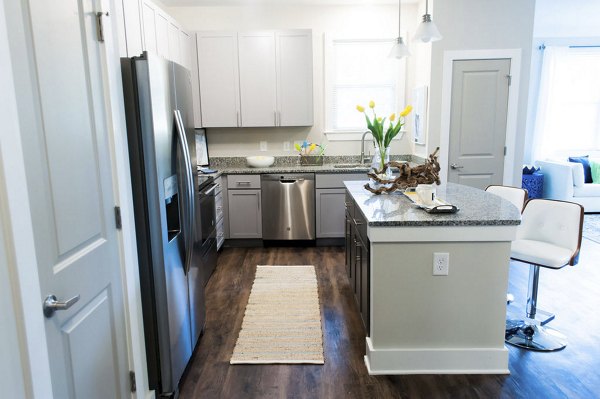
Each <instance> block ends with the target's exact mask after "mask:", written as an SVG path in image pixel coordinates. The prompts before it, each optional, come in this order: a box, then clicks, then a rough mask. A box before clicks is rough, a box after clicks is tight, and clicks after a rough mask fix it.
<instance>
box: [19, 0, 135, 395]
mask: <svg viewBox="0 0 600 399" xmlns="http://www.w3.org/2000/svg"><path fill="white" fill-rule="evenodd" d="M27 3H28V11H27V12H28V13H30V15H29V18H30V20H31V25H30V26H31V36H27V37H28V41H30V43H29V45H28V46H27V49H24V51H28V52H29V56H28V61H26V62H24V64H26V65H27V67H28V68H31V71H30V72H29V73H27V77H26V80H27V81H28V82H30V83H28V84H30V86H31V87H32V90H31V91H28V92H22V93H20V96H21V101H20V108H21V109H20V112H23V113H29V115H30V116H29V118H31V119H29V120H28V122H27V123H28V124H29V125H31V126H32V128H31V131H29V132H27V134H26V135H25V134H24V136H26V137H24V140H26V142H27V145H26V146H25V147H24V153H25V154H24V155H25V159H26V163H27V167H26V168H27V170H26V172H27V185H28V187H29V197H30V209H31V213H32V219H33V220H32V221H33V225H34V234H35V250H36V257H37V260H38V269H39V276H40V287H41V291H42V297H41V298H39V301H40V307H41V306H42V303H43V302H44V299H45V298H46V297H47V296H48V295H55V296H56V298H57V299H58V301H61V302H62V301H65V300H67V299H70V298H77V296H78V295H79V300H78V301H76V302H75V303H74V304H73V305H72V306H71V307H70V308H69V309H66V310H59V311H56V312H55V313H54V314H53V315H52V316H48V317H47V318H46V319H45V329H46V337H47V343H48V354H49V359H50V362H51V364H50V367H51V378H52V388H53V397H54V398H61V399H63V398H85V399H90V398H92V399H93V398H97V399H105V398H127V397H130V393H129V389H128V364H127V353H128V349H127V344H126V330H125V315H124V305H123V287H122V281H121V265H120V256H119V249H118V238H117V230H116V227H115V220H114V204H115V198H114V193H113V181H112V168H111V165H112V162H111V159H110V152H109V151H110V150H109V127H108V126H109V124H108V122H107V121H108V115H107V112H108V111H107V109H106V104H107V102H108V101H107V100H106V98H105V94H106V92H105V84H104V81H103V76H105V75H104V74H105V64H104V61H103V57H104V56H105V55H104V54H103V53H104V51H105V50H104V44H101V43H99V42H98V41H97V39H96V17H95V14H96V12H99V11H103V12H109V14H110V15H113V12H112V11H113V10H110V9H109V6H108V4H109V2H108V1H107V2H106V4H101V3H104V2H101V1H94V0H62V1H58V2H48V1H33V0H29V1H27ZM104 18H106V17H104ZM105 34H106V35H108V36H107V37H108V38H109V39H108V40H112V38H111V37H110V32H105ZM27 111H29V112H27ZM48 394H49V396H50V393H48Z"/></svg>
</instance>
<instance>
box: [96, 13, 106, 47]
mask: <svg viewBox="0 0 600 399" xmlns="http://www.w3.org/2000/svg"><path fill="white" fill-rule="evenodd" d="M103 16H107V17H108V12H100V11H98V12H97V13H96V37H97V39H98V41H99V42H100V43H103V42H104V26H103V24H102V17H103Z"/></svg>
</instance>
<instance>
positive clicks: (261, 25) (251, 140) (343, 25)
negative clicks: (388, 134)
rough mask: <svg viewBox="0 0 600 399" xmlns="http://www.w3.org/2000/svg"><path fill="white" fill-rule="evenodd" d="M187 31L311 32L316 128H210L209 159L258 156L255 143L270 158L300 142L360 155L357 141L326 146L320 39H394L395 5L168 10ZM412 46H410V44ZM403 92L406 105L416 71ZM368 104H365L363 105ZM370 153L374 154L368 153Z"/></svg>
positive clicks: (403, 148) (411, 64) (408, 9)
mask: <svg viewBox="0 0 600 399" xmlns="http://www.w3.org/2000/svg"><path fill="white" fill-rule="evenodd" d="M167 11H168V13H169V14H170V15H172V16H173V17H174V18H175V19H176V20H177V21H178V22H179V23H181V24H182V25H183V26H184V27H185V28H186V29H188V30H190V31H196V30H237V31H239V30H253V29H296V28H298V29H312V31H313V64H314V71H313V76H314V87H313V89H314V109H315V114H314V126H312V127H297V128H240V129H237V128H232V129H226V128H223V129H209V130H208V142H209V153H210V156H245V155H261V154H265V153H264V152H262V153H261V152H260V151H259V141H261V140H264V141H267V142H268V148H269V151H268V152H267V153H268V154H270V155H293V154H294V152H284V151H283V142H284V141H292V142H293V141H295V140H304V139H307V140H309V141H312V142H315V143H324V144H325V145H327V151H326V154H327V155H358V154H359V153H360V142H359V141H335V142H333V141H332V142H328V141H327V139H326V136H325V135H324V134H323V131H324V116H323V111H324V104H323V98H324V85H323V34H325V33H327V34H331V35H332V36H348V37H357V36H361V35H365V36H366V37H390V38H394V37H396V36H397V35H398V33H397V32H398V8H397V6H396V5H377V6H314V5H309V6H273V5H271V6H264V5H263V6H259V5H256V6H233V7H172V8H168V9H167ZM419 20H420V17H419V16H418V15H417V4H406V5H403V6H402V30H406V31H408V32H410V33H412V32H413V31H414V30H415V28H416V25H417V22H419ZM411 47H414V46H412V45H411ZM417 59H420V58H409V59H408V60H407V70H408V71H412V70H414V68H415V63H416V62H417ZM408 75H409V78H410V81H409V80H407V84H406V89H407V93H409V96H408V98H407V100H409V101H410V98H411V97H410V95H411V93H412V88H413V87H414V79H416V75H415V73H414V72H409V73H408ZM368 100H369V99H365V102H366V101H368ZM409 136H410V134H407V135H405V137H404V138H403V139H402V140H401V141H399V142H394V144H393V145H392V153H393V154H410V153H412V147H413V145H412V143H411V139H410V137H409ZM371 152H372V151H371Z"/></svg>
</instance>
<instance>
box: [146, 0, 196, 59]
mask: <svg viewBox="0 0 600 399" xmlns="http://www.w3.org/2000/svg"><path fill="white" fill-rule="evenodd" d="M141 7H142V26H143V38H144V40H143V49H144V50H147V51H152V52H154V53H156V54H158V55H160V56H161V57H163V58H166V59H168V60H170V61H173V62H176V63H178V64H180V65H183V66H184V67H186V68H188V69H190V70H193V63H192V53H195V49H194V46H193V41H192V38H191V36H190V35H189V34H188V33H187V32H185V31H184V30H183V28H182V27H181V26H180V25H179V24H178V23H177V21H175V20H174V19H173V18H172V17H171V16H170V15H168V14H167V13H165V12H164V11H163V10H162V9H160V8H159V7H158V6H157V5H156V4H154V3H153V2H152V1H150V0H142V4H141Z"/></svg>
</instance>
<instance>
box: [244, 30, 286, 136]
mask: <svg viewBox="0 0 600 399" xmlns="http://www.w3.org/2000/svg"><path fill="white" fill-rule="evenodd" d="M238 52H239V57H240V58H239V63H240V104H241V107H242V121H241V124H242V126H244V127H251V126H277V96H276V93H277V88H276V75H275V64H276V62H275V57H276V52H275V33H274V32H248V33H246V32H244V33H238Z"/></svg>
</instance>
